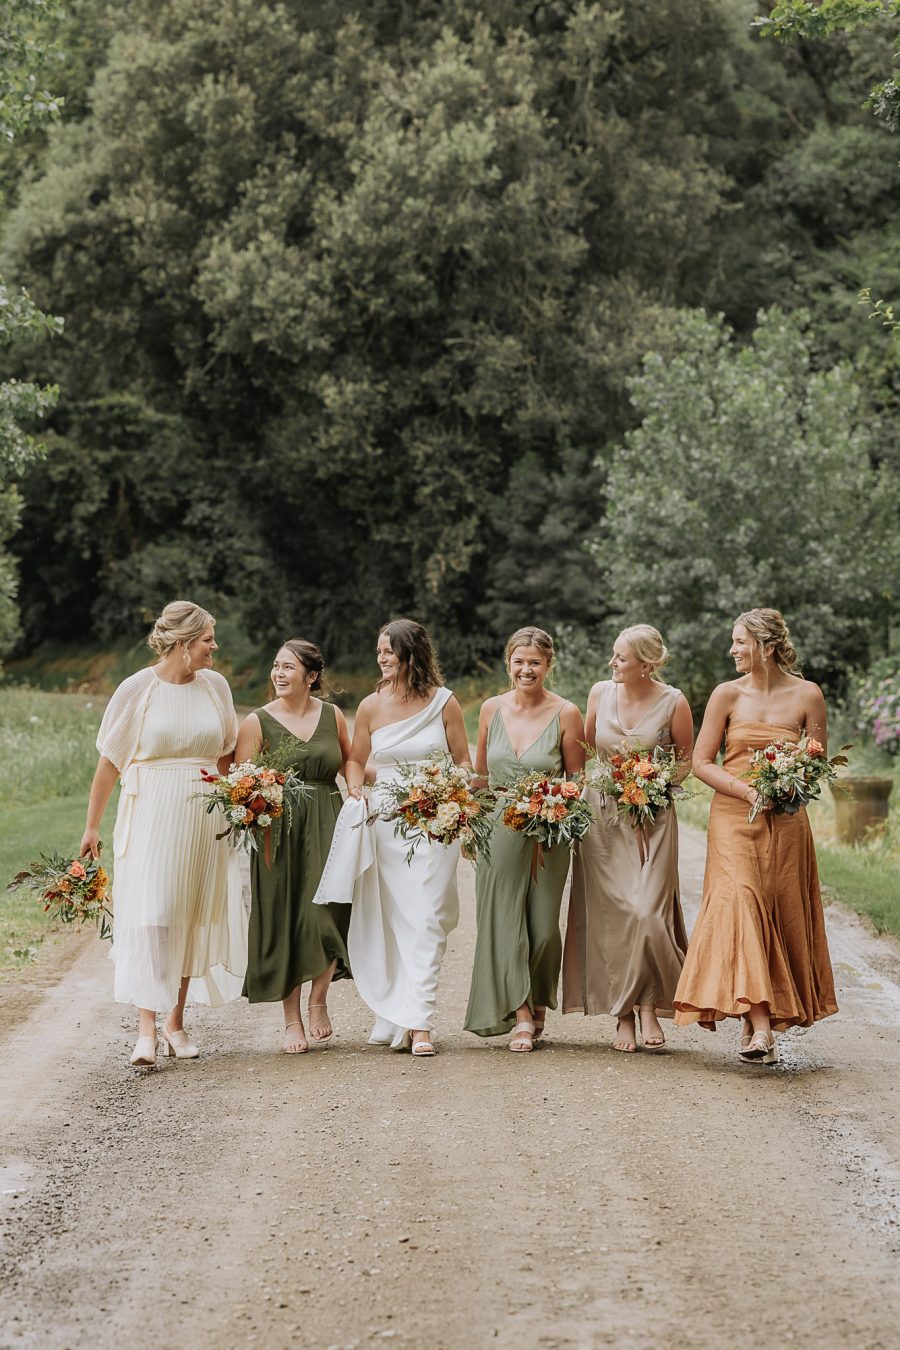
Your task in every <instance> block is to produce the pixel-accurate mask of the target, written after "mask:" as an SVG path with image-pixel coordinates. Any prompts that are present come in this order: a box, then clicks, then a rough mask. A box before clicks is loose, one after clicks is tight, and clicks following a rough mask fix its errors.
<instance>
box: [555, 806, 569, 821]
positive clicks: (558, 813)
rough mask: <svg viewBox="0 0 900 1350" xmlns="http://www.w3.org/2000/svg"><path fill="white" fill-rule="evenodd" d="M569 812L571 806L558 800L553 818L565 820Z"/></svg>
mask: <svg viewBox="0 0 900 1350" xmlns="http://www.w3.org/2000/svg"><path fill="white" fill-rule="evenodd" d="M568 814H569V808H568V807H567V806H566V804H565V802H557V804H556V806H554V808H553V819H554V820H565V818H566V816H567V815H568Z"/></svg>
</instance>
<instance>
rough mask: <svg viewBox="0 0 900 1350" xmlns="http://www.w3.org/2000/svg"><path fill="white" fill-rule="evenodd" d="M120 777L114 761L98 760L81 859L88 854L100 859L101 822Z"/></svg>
mask: <svg viewBox="0 0 900 1350" xmlns="http://www.w3.org/2000/svg"><path fill="white" fill-rule="evenodd" d="M118 776H119V770H118V769H117V768H116V766H115V764H113V762H112V760H109V759H107V758H106V756H105V755H101V756H100V758H99V759H98V760H97V767H96V769H95V770H94V777H93V781H92V782H91V795H90V797H89V799H88V809H87V822H86V824H85V827H84V834H83V835H82V838H81V848H80V849H79V857H82V858H83V857H84V855H85V854H86V853H89V854H90V855H91V857H92V858H99V857H100V822H101V821H102V819H103V812H104V811H105V810H106V808H107V806H108V805H109V799H110V797H111V796H112V790H113V788H114V787H115V785H116V779H117V778H118Z"/></svg>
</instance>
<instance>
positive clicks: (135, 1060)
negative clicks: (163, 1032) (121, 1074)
mask: <svg viewBox="0 0 900 1350" xmlns="http://www.w3.org/2000/svg"><path fill="white" fill-rule="evenodd" d="M156 1046H157V1040H156V1037H155V1036H138V1038H137V1040H136V1041H135V1043H134V1049H133V1050H132V1052H131V1062H132V1064H133V1065H134V1067H135V1068H136V1069H147V1068H152V1067H153V1065H154V1064H155V1063H156Z"/></svg>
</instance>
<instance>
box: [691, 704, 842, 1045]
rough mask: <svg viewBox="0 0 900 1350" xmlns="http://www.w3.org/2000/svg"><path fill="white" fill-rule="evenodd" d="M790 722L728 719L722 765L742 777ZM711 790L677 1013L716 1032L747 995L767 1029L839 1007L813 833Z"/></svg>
mask: <svg viewBox="0 0 900 1350" xmlns="http://www.w3.org/2000/svg"><path fill="white" fill-rule="evenodd" d="M786 739H790V740H797V739H798V737H797V731H796V729H793V730H792V729H791V728H788V727H780V726H774V725H772V724H771V723H767V722H750V721H743V720H741V719H738V718H731V720H730V721H729V723H728V731H727V735H726V741H725V759H724V767H725V769H726V770H727V772H728V773H730V774H733V775H734V777H735V778H739V777H740V776H741V775H742V774H744V773H745V772H746V770H747V767H748V764H749V760H750V755H751V753H752V752H753V751H754V750H760V749H762V748H763V747H764V746H766V745H768V744H769V743H770V742H771V741H775V740H786ZM747 815H748V807H747V803H746V802H745V801H741V800H739V799H738V798H737V797H728V796H726V795H725V794H724V793H719V792H717V793H716V795H715V798H714V799H713V803H712V808H711V810H710V813H709V832H708V834H707V852H706V874H705V877H704V881H703V903H702V904H701V906H700V913H699V914H698V916H697V922H696V924H695V926H694V931H693V934H692V935H691V941H690V945H689V947H688V953H687V960H686V961H685V964H684V969H683V971H682V973H681V978H680V979H679V981H678V988H677V989H676V991H675V999H674V1003H675V1010H676V1011H675V1021H676V1023H679V1024H680V1025H682V1026H684V1025H686V1024H688V1023H690V1022H699V1023H700V1025H701V1026H704V1027H708V1028H709V1029H710V1030H711V1031H712V1030H715V1025H716V1022H718V1021H720V1020H721V1019H722V1018H723V1017H740V1016H742V1014H743V1013H745V1012H746V1011H747V1010H748V1009H749V1007H750V1004H751V1003H764V1004H766V1005H767V1006H768V1009H769V1016H770V1018H771V1021H772V1027H773V1029H774V1030H776V1031H784V1030H785V1028H787V1027H792V1026H802V1027H808V1026H812V1024H813V1022H818V1021H819V1020H820V1018H823V1017H830V1016H831V1015H832V1013H836V1012H837V1003H836V1001H835V996H834V977H833V975H832V972H831V960H830V958H829V955H828V943H827V941H826V938H825V919H824V915H823V913H822V897H821V893H820V891H819V872H818V868H817V866H816V850H815V845H814V843H813V837H812V831H811V830H810V827H809V820H808V819H807V815H806V808H805V807H801V808H800V810H799V811H798V812H797V813H796V814H795V815H774V814H773V813H772V812H771V811H761V812H760V813H759V815H758V816H757V817H756V820H755V821H754V822H753V824H752V825H751V824H750V823H749V822H748V820H747Z"/></svg>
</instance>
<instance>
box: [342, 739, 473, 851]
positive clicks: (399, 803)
mask: <svg viewBox="0 0 900 1350" xmlns="http://www.w3.org/2000/svg"><path fill="white" fill-rule="evenodd" d="M396 767H397V775H398V776H397V778H396V779H393V780H391V781H387V782H383V783H379V784H378V798H379V803H380V804H379V808H378V810H377V811H374V812H373V813H372V815H370V816H369V817H368V821H367V823H368V824H371V823H372V821H373V820H386V821H393V822H394V834H397V835H400V837H401V838H402V839H405V840H407V842H408V843H409V845H410V847H409V852H408V853H407V855H406V861H407V863H410V862H412V858H413V854H414V853H415V851H416V845H417V844H418V843H419V840H420V839H427V840H428V842H429V843H430V844H434V843H437V844H445V845H448V844H455V843H457V841H458V842H459V843H460V844H461V845H462V855H463V857H464V858H468V859H469V861H470V862H474V861H475V858H476V856H477V855H478V854H481V856H482V857H484V858H486V857H487V856H488V853H489V848H490V835H491V826H492V821H491V818H490V809H491V807H492V806H493V804H494V798H493V795H492V794H490V793H488V792H485V791H484V790H480V791H478V792H475V791H473V790H472V788H471V787H470V786H469V778H470V776H471V773H470V770H468V769H464V768H461V767H460V766H459V765H458V764H454V762H453V760H452V759H451V757H450V756H449V755H448V754H447V753H446V752H444V751H438V752H437V753H436V754H434V755H432V756H430V758H429V759H428V760H427V761H426V762H425V763H423V764H398V765H397V766H396Z"/></svg>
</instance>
